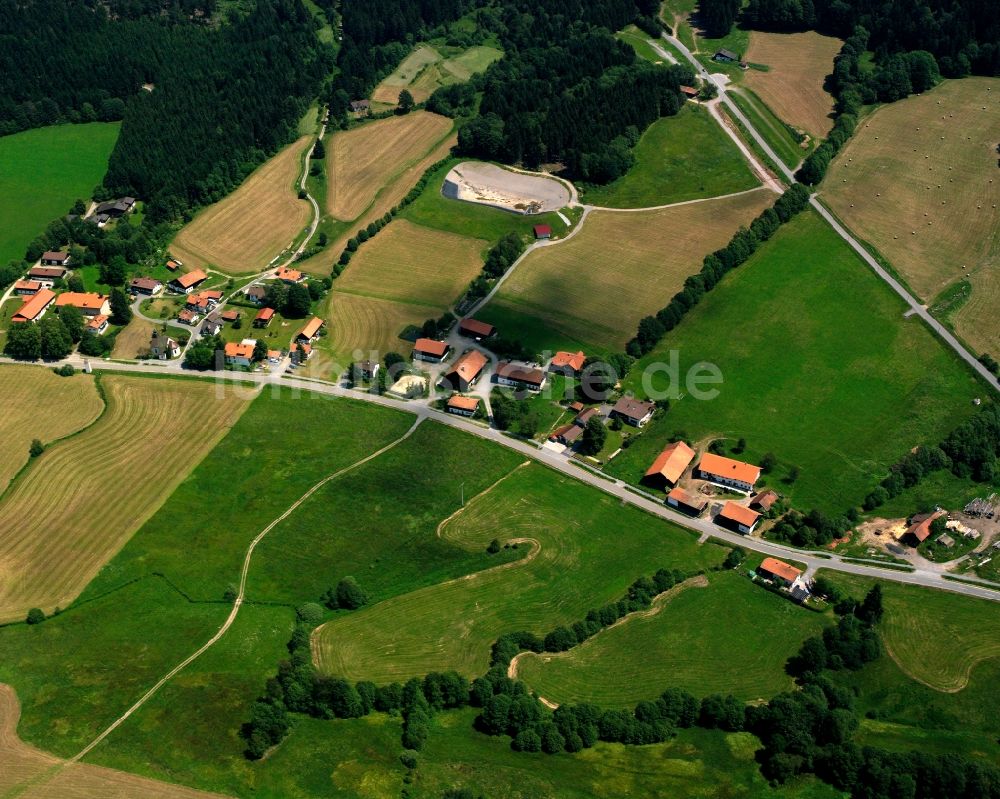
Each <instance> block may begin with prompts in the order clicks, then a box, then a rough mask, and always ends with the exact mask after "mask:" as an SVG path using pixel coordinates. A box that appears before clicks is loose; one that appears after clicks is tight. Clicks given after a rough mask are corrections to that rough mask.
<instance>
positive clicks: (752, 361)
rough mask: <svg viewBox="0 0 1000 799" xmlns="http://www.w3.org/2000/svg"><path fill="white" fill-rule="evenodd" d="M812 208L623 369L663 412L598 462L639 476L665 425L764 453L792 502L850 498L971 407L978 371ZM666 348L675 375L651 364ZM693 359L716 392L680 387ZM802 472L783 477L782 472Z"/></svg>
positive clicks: (853, 501)
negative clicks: (658, 396)
mask: <svg viewBox="0 0 1000 799" xmlns="http://www.w3.org/2000/svg"><path fill="white" fill-rule="evenodd" d="M904 310H905V309H904V307H903V303H902V301H901V300H900V299H899V298H898V297H896V295H895V294H893V293H892V292H891V290H890V289H889V288H888V287H886V286H885V285H884V284H883V283H882V282H881V281H880V280H879V278H878V277H877V276H876V275H874V274H873V273H872V272H871V271H870V270H869V269H868V268H867V267H866V266H865V265H864V264H863V263H862V262H861V261H860V260H859V259H858V258H857V257H856V256H855V255H854V253H852V252H851V251H850V250H849V249H848V248H847V245H846V244H844V242H843V241H841V239H839V238H838V237H837V236H836V234H834V233H833V231H832V230H831V229H830V228H829V227H828V226H827V225H826V224H825V223H823V222H822V220H820V218H819V217H818V216H817V215H815V214H814V213H813V212H812V211H808V212H805V213H803V214H802V215H800V216H799V217H798V218H797V219H795V220H794V221H792V222H791V223H789V224H787V225H785V226H783V227H782V229H781V230H780V231H779V232H778V233H777V234H776V235H775V236H774V238H773V239H771V241H769V242H767V243H766V244H764V245H763V246H762V247H761V248H760V249H759V250H758V251H757V253H756V254H754V256H752V257H751V258H750V260H749V261H747V263H745V264H744V265H743V266H741V267H739V268H738V269H737V270H735V271H734V272H732V273H731V274H730V275H728V276H727V277H726V278H725V279H724V280H723V282H722V283H721V284H720V285H719V286H717V287H716V289H715V290H714V291H713V292H711V293H710V294H708V295H707V296H705V297H704V298H703V300H702V301H701V303H700V304H699V305H698V306H697V307H696V308H694V309H693V310H692V311H691V312H689V313H688V315H687V316H686V317H685V318H684V320H683V321H682V322H681V323H680V325H678V326H677V327H676V328H675V329H674V330H673V331H671V332H670V333H668V334H667V335H666V336H664V338H663V340H662V341H661V342H660V345H659V346H658V347H657V349H656V350H654V351H653V352H652V353H651V354H650V355H648V356H647V357H646V358H644V359H643V360H641V361H639V362H638V363H637V364H636V365H635V366H634V367H633V369H632V372H631V373H630V374H629V376H628V378H627V380H626V383H625V388H626V390H632V391H634V392H636V393H637V394H648V392H650V391H661V392H667V393H668V394H669V395H670V396H671V400H670V402H671V404H670V409H669V411H668V412H667V413H666V414H663V415H662V416H661V417H660V418H658V419H657V420H655V421H654V422H653V423H651V424H650V425H648V426H647V428H646V429H645V430H644V432H643V433H642V435H641V436H640V437H638V438H637V439H636V440H635V442H634V444H633V446H631V447H630V448H629V449H628V450H626V451H625V452H623V453H622V455H620V456H619V457H618V458H617V459H615V461H613V463H612V465H611V466H610V467H609V469H608V471H609V472H611V473H612V474H614V475H615V476H617V477H621V478H624V479H626V480H628V481H629V482H638V481H639V480H640V479H641V477H642V475H643V473H644V471H645V470H646V468H647V467H648V466H649V464H650V462H652V460H653V458H654V457H655V456H656V454H657V453H658V452H659V451H660V450H661V449H662V447H663V446H664V445H665V444H666V443H667V441H668V439H669V437H670V436H671V435H672V434H675V433H679V434H683V436H684V437H685V438H687V439H688V440H689V441H692V442H702V441H706V440H708V439H712V438H722V439H725V443H726V445H727V447H731V446H733V445H735V444H736V442H737V440H738V439H740V438H745V439H746V442H747V449H746V451H745V452H744V453H743V454H742V455H741V456H739V457H741V458H742V459H744V460H747V461H750V462H758V460H759V459H760V458H761V457H762V456H763V455H764V454H765V453H767V452H773V453H774V454H775V455H776V456H777V458H778V462H779V465H778V467H777V469H776V470H775V471H774V472H773V473H772V474H770V475H766V476H765V477H764V480H763V481H762V482H763V483H767V484H769V485H772V486H773V487H775V488H776V489H777V490H778V491H779V492H780V493H782V494H785V495H787V496H788V497H789V498H790V499H791V501H792V502H793V503H794V504H795V505H796V506H798V507H801V508H805V509H809V508H812V507H817V508H820V509H821V510H824V511H827V512H830V513H837V514H839V513H843V512H844V511H845V510H846V509H847V508H848V507H850V506H852V505H860V503H861V500H862V499H863V498H864V496H865V494H867V493H868V491H869V490H871V488H872V487H873V486H874V485H875V483H876V482H877V481H878V480H879V479H880V478H881V477H882V476H883V475H884V474H885V472H886V470H887V469H888V467H889V466H890V465H891V464H892V463H894V462H896V461H897V460H898V459H899V458H901V457H902V456H903V455H904V454H906V453H907V452H908V451H909V450H910V449H912V448H913V447H915V446H917V445H919V444H927V443H937V442H938V441H940V440H941V439H942V438H943V437H944V436H945V435H946V434H947V433H948V432H949V431H950V430H951V429H952V428H954V427H955V426H956V425H957V424H958V423H960V422H961V421H963V420H965V419H966V418H967V417H968V416H969V415H970V414H972V413H973V412H974V410H975V407H974V406H973V404H972V399H973V398H974V397H976V396H978V395H980V394H981V393H982V387H981V385H980V384H979V383H978V382H977V380H976V378H975V377H974V376H973V375H972V374H971V373H970V372H969V371H968V370H967V369H966V368H965V367H963V366H962V365H961V364H960V363H959V362H958V361H957V360H956V359H955V357H954V356H953V355H952V353H951V352H950V351H949V350H947V349H946V348H945V347H943V346H942V345H941V344H940V343H939V342H938V341H937V340H936V339H935V338H934V336H933V335H932V334H931V333H930V332H929V331H928V330H927V328H926V327H924V326H923V325H922V324H921V323H920V322H919V321H918V320H915V319H904V318H903V311H904ZM671 352H676V353H678V357H679V363H680V369H679V374H680V381H679V382H680V383H681V385H680V386H678V385H676V384H674V385H671V383H673V382H674V381H673V380H672V379H671V378H670V377H669V376H668V375H667V374H665V373H664V372H663V371H660V372H655V371H651V372H649V373H648V374H647V368H650V369H654V368H655V367H654V365H655V364H663V363H668V362H669V359H670V357H671ZM699 362H708V363H710V364H714V365H715V366H716V367H718V369H719V370H720V372H721V375H722V382H721V383H720V384H717V385H715V384H712V385H703V386H702V388H703V389H715V390H717V391H718V395H717V396H716V397H715V398H714V399H709V400H704V401H700V400H698V399H695V397H694V396H692V391H691V387H690V386H688V385H686V384H685V375H686V374H687V372H688V370H689V369H690V368H691V367H693V366H694V365H695V364H697V363H699ZM793 467H798V469H799V470H800V473H799V477H798V479H797V480H795V481H794V482H793V481H792V480H791V477H790V473H791V469H792V468H793Z"/></svg>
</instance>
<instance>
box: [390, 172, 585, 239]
mask: <svg viewBox="0 0 1000 799" xmlns="http://www.w3.org/2000/svg"><path fill="white" fill-rule="evenodd" d="M462 160H463V159H460V158H454V159H450V160H449V161H448V162H447V163H445V164H444V165H443V166H442V167H441V168H440V169H438V170H436V171H435V172H434V173H433V174H432V175H431V176H430V177H429V179H428V181H427V188H426V189H425V190H424V191H423V192H422V193H421V194H420V196H419V197H418V198H417V199H416V200H414V201H413V202H412V203H411V204H410V205H408V206H407V207H406V208H405V209H404V210H403V212H402V214H401V216H402V217H403V218H404V219H408V220H409V221H411V222H413V223H415V224H418V225H423V226H424V227H431V228H435V229H437V230H443V231H445V232H446V233H457V234H459V235H461V236H470V237H472V238H475V239H484V240H486V241H490V242H494V241H498V240H499V239H500V238H501V237H502V236H504V235H505V234H506V233H511V232H513V233H519V234H521V235H522V236H524V237H526V238H530V237H531V235H532V233H531V229H532V227H533V226H534V225H549V226H550V227H551V228H552V232H553V234H554V235H563V234H565V233H566V231H567V229H568V228H567V226H566V223H565V222H563V221H562V220H561V219H560V218H559V216H558V215H556V214H554V213H551V212H549V213H544V214H537V215H533V216H530V217H529V216H523V215H521V214H515V213H511V212H509V211H502V210H500V209H499V208H492V207H490V206H488V205H480V204H479V203H469V202H460V201H458V200H449V199H447V198H446V197H444V195H442V193H441V187H442V185H443V184H444V179H445V176H446V175H447V174H448V172H450V171H451V168H452V167H453V166H455V165H456V164H460V163H462Z"/></svg>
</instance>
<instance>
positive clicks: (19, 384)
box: [0, 366, 104, 496]
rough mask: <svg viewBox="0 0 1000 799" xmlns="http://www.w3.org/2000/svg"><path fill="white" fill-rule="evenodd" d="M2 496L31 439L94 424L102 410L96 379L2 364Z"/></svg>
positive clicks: (47, 439)
mask: <svg viewBox="0 0 1000 799" xmlns="http://www.w3.org/2000/svg"><path fill="white" fill-rule="evenodd" d="M0 396H2V397H3V399H4V413H3V416H2V417H0V452H3V453H4V458H3V463H0V496H2V494H3V491H4V489H6V488H7V484H8V483H9V482H10V480H11V479H12V478H13V477H14V475H16V474H17V473H18V471H20V470H21V468H22V467H23V466H24V464H26V463H27V462H28V458H29V456H28V447H29V446H30V445H31V441H32V439H35V438H38V439H40V440H41V441H42V443H45V444H47V443H49V442H51V441H55V440H56V439H60V438H63V437H64V436H68V435H72V434H73V433H75V432H76V431H77V430H80V429H82V428H84V427H86V426H87V425H89V424H91V423H92V422H93V421H94V420H95V419H96V418H97V417H98V416H100V414H101V412H102V411H103V410H104V402H103V401H102V400H101V397H100V395H99V394H98V393H97V389H96V388H95V387H94V379H93V378H92V377H90V376H89V375H83V374H78V375H75V376H74V377H71V378H66V377H59V376H58V375H55V374H53V372H52V371H50V370H49V369H38V368H36V367H33V366H3V367H0Z"/></svg>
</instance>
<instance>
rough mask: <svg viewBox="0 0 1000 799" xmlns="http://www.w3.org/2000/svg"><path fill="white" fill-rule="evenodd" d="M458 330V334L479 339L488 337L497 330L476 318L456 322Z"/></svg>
mask: <svg viewBox="0 0 1000 799" xmlns="http://www.w3.org/2000/svg"><path fill="white" fill-rule="evenodd" d="M458 332H459V335H462V336H465V337H466V338H474V339H475V340H476V341H479V340H480V339H484V338H489V337H490V336H492V335H493V334H494V333H496V332H497V329H496V328H495V327H493V325H491V324H488V323H486V322H480V321H479V320H478V319H463V320H462V321H461V322H459V324H458Z"/></svg>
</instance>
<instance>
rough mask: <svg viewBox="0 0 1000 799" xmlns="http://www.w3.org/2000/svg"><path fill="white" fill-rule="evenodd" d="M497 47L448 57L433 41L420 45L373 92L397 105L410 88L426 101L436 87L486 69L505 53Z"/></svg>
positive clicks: (374, 97) (418, 99)
mask: <svg viewBox="0 0 1000 799" xmlns="http://www.w3.org/2000/svg"><path fill="white" fill-rule="evenodd" d="M501 55H502V54H501V52H500V51H499V50H497V49H496V48H494V47H484V46H476V47H470V48H469V49H468V50H465V51H464V52H461V53H459V54H458V55H455V56H453V57H451V58H447V59H446V58H444V57H443V56H442V55H441V53H439V52H438V51H437V50H435V49H434V48H433V47H431V46H430V45H429V44H421V45H418V46H417V47H416V48H415V49H414V50H413V52H411V53H410V54H409V55H408V56H407V57H406V58H404V59H403V62H402V63H401V64H400V65H399V66H398V67H397V68H396V70H395V71H394V72H393V73H392V74H391V75H389V76H388V77H386V78H385V79H383V81H382V82H381V83H380V84H379V85H378V86H377V87H376V88H375V91H374V92H372V100H374V101H375V102H377V103H386V104H388V105H396V103H397V102H399V93H400V92H401V91H402V90H403V89H408V90H409V92H410V94H411V95H413V99H414V100H415V101H416V102H418V103H422V102H424V101H425V100H427V98H428V97H430V96H431V95H432V94H433V93H434V90H435V89H437V88H439V87H441V86H449V85H451V84H453V83H464V82H465V81H467V80H468V79H469V78H471V77H472V76H473V75H474V74H475V73H477V72H483V71H484V70H485V69H486V68H487V67H488V66H489V65H490V64H492V63H493V62H494V61H496V60H497V59H498V58H500V56H501Z"/></svg>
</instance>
